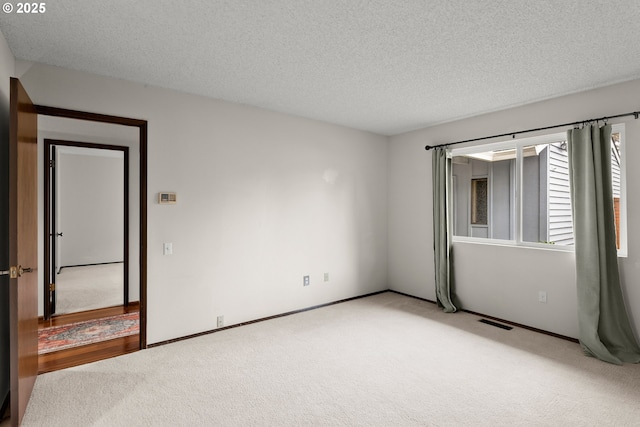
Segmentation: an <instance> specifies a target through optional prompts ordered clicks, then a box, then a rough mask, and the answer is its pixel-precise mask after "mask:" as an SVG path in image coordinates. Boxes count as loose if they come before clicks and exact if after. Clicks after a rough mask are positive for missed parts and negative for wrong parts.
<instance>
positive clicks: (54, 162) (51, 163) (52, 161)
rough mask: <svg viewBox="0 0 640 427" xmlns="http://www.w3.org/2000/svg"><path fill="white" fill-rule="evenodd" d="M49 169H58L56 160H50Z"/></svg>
mask: <svg viewBox="0 0 640 427" xmlns="http://www.w3.org/2000/svg"><path fill="white" fill-rule="evenodd" d="M49 167H50V168H55V167H56V161H55V160H49Z"/></svg>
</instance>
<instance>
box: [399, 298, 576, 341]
mask: <svg viewBox="0 0 640 427" xmlns="http://www.w3.org/2000/svg"><path fill="white" fill-rule="evenodd" d="M389 292H393V293H396V294H399V295H404V296H405V297H409V298H415V299H419V300H420V301H426V302H430V303H431V304H437V303H436V302H435V301H431V300H429V299H425V298H420V297H416V296H413V295H409V294H405V293H404V292H398V291H394V290H391V289H389ZM460 311H463V312H465V313H469V314H473V315H474V316H479V317H485V318H487V319H491V320H494V321H496V322H501V323H506V324H507V325H511V326H516V327H518V328H522V329H527V330H529V331H533V332H537V333H539V334H544V335H549V336H552V337H555V338H560V339H563V340H567V341H571V342H575V343H577V342H580V341H579V340H577V339H575V338H571V337H568V336H566V335H560V334H556V333H555V332H549V331H545V330H544V329H538V328H534V327H533V326H527V325H523V324H521V323H516V322H512V321H510V320H504V319H501V318H499V317H494V316H488V315H486V314H482V313H478V312H475V311H471V310H465V309H462V310H460Z"/></svg>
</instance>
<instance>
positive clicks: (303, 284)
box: [302, 276, 311, 286]
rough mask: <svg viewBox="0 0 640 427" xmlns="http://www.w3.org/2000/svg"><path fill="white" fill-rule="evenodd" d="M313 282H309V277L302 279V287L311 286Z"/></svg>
mask: <svg viewBox="0 0 640 427" xmlns="http://www.w3.org/2000/svg"><path fill="white" fill-rule="evenodd" d="M310 284H311V282H310V281H309V276H303V277H302V286H309V285H310Z"/></svg>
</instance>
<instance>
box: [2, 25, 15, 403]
mask: <svg viewBox="0 0 640 427" xmlns="http://www.w3.org/2000/svg"><path fill="white" fill-rule="evenodd" d="M14 72H15V59H14V58H13V55H12V54H11V51H10V50H9V46H7V42H6V40H5V39H4V36H3V35H2V33H0V242H1V243H0V267H1V269H5V268H6V267H7V266H8V265H9V205H8V202H9V94H10V89H9V78H10V77H13V75H14ZM8 392H9V277H7V276H0V405H1V404H2V402H4V399H5V397H6V396H7V393H8Z"/></svg>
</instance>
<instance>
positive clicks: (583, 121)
mask: <svg viewBox="0 0 640 427" xmlns="http://www.w3.org/2000/svg"><path fill="white" fill-rule="evenodd" d="M627 116H634V117H635V118H636V119H638V117H639V116H640V111H634V112H631V113H624V114H617V115H615V116H607V117H600V118H599V119H590V120H580V121H578V122H571V123H564V124H561V125H553V126H545V127H542V128H535V129H527V130H519V131H517V132H507V133H502V134H500V135H491V136H483V137H481V138H473V139H465V140H464V141H456V142H449V143H447V144H438V145H427V146H425V147H424V149H425V150H427V151H429V150H431V149H434V148H439V147H448V146H450V145H457V144H464V143H465V142H475V141H484V140H485V139H492V138H501V137H503V136H509V135H511V137H512V138H515V137H516V135H520V134H523V133H529V132H537V131H539V130H547V129H555V128H561V127H566V126H576V125H581V124H583V123H591V122H602V121H605V122H606V121H607V120H609V119H617V118H620V117H627Z"/></svg>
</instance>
